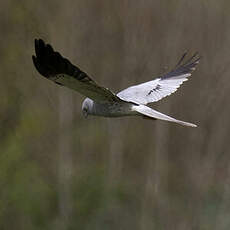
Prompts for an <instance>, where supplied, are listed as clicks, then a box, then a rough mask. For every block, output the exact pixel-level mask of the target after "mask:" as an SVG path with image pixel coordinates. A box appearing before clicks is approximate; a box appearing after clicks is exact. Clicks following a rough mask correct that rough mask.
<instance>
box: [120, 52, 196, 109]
mask: <svg viewBox="0 0 230 230" xmlns="http://www.w3.org/2000/svg"><path fill="white" fill-rule="evenodd" d="M185 56H186V53H185V54H184V55H183V56H182V58H181V59H180V61H179V62H178V64H177V65H176V67H175V68H174V69H173V70H172V71H171V72H169V73H167V74H165V75H163V76H162V77H159V78H156V79H155V80H152V81H148V82H145V83H142V84H139V85H134V86H131V87H129V88H127V89H124V90H122V91H121V92H119V93H118V94H117V96H118V97H119V98H121V99H122V100H125V101H129V102H134V103H137V104H143V105H145V104H148V103H151V102H156V101H159V100H160V99H162V98H163V97H166V96H169V95H170V94H172V93H174V92H175V91H176V90H177V89H178V88H179V87H180V85H181V84H182V83H183V82H184V81H187V80H188V77H189V76H190V75H191V72H192V71H193V70H195V67H196V65H197V64H198V63H199V60H200V57H199V55H198V54H197V53H196V54H194V55H193V56H192V57H191V58H190V59H189V60H187V61H185V62H184V63H183V64H182V62H183V60H184V58H185Z"/></svg>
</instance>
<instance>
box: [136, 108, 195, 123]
mask: <svg viewBox="0 0 230 230" xmlns="http://www.w3.org/2000/svg"><path fill="white" fill-rule="evenodd" d="M133 110H135V111H136V112H138V113H139V114H141V116H144V117H145V118H147V117H149V118H150V119H151V118H153V119H159V120H164V121H170V122H174V123H177V124H180V125H184V126H189V127H197V125H195V124H192V123H189V122H185V121H180V120H177V119H175V118H173V117H170V116H168V115H165V114H163V113H160V112H158V111H156V110H154V109H151V108H149V107H148V106H145V105H138V106H133Z"/></svg>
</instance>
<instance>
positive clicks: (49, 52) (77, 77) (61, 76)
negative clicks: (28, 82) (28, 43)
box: [32, 39, 121, 102]
mask: <svg viewBox="0 0 230 230" xmlns="http://www.w3.org/2000/svg"><path fill="white" fill-rule="evenodd" d="M35 53H36V56H34V55H33V56H32V59H33V63H34V66H35V67H36V69H37V71H38V72H39V73H40V74H41V75H43V76H44V77H45V78H47V79H49V80H51V81H53V82H55V83H57V84H58V85H62V86H66V87H68V88H70V89H73V90H76V91H78V92H79V93H81V94H83V95H84V96H86V97H89V98H91V99H92V100H94V101H98V102H116V101H121V99H120V98H119V97H117V96H116V95H115V94H114V93H112V92H111V91H110V90H109V89H107V88H104V87H101V86H99V85H97V83H96V82H95V81H93V80H92V79H91V78H90V77H89V76H88V75H87V74H86V73H84V72H82V71H81V70H80V69H79V68H78V67H76V66H74V65H73V64H71V62H70V61H69V60H67V59H66V58H64V57H62V56H61V54H60V53H58V52H55V51H54V50H53V48H52V47H51V45H49V44H45V43H44V41H43V40H41V39H39V40H37V39H35Z"/></svg>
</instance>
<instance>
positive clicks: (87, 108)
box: [81, 98, 93, 118]
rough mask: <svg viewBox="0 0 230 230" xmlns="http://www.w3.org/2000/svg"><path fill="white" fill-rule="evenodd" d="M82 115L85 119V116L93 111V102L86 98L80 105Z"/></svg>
mask: <svg viewBox="0 0 230 230" xmlns="http://www.w3.org/2000/svg"><path fill="white" fill-rule="evenodd" d="M81 109H82V114H83V116H84V117H85V118H87V116H88V115H89V114H92V110H93V100H91V99H89V98H86V99H85V100H84V101H83V103H82V108H81Z"/></svg>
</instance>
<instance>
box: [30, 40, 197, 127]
mask: <svg viewBox="0 0 230 230" xmlns="http://www.w3.org/2000/svg"><path fill="white" fill-rule="evenodd" d="M35 54H36V55H35V56H34V55H33V56H32V59H33V63H34V66H35V68H36V69H37V71H38V72H39V73H40V74H41V75H42V76H44V77H45V78H47V79H49V80H51V81H53V82H55V83H56V84H58V85H60V86H66V87H68V88H70V89H73V90H76V91H78V92H79V93H81V94H83V95H84V96H86V97H87V98H86V99H85V100H84V101H83V103H82V113H83V115H84V116H85V117H87V116H88V115H95V116H103V117H121V116H140V117H143V118H149V119H153V120H156V119H160V120H165V121H170V122H175V123H178V124H181V125H184V126H190V127H197V126H196V125H195V124H192V123H189V122H185V121H181V120H177V119H175V118H172V117H170V116H167V115H165V114H163V113H160V112H158V111H156V110H154V109H152V108H150V107H148V106H146V105H147V104H148V103H152V102H156V101H159V100H161V99H162V98H164V97H166V96H169V95H170V94H172V93H174V92H175V91H176V90H177V89H178V88H179V87H180V85H181V84H182V83H183V82H184V81H187V80H188V77H189V76H191V73H192V71H193V70H195V67H196V65H197V64H198V63H199V60H200V56H199V55H198V53H195V54H194V55H193V56H192V57H190V58H189V59H187V60H185V57H186V54H187V53H185V54H184V55H183V56H182V57H181V59H180V61H179V62H178V64H177V65H176V67H175V68H174V69H172V70H171V71H170V72H168V73H166V74H163V75H162V76H160V77H157V78H156V79H154V80H150V81H148V82H144V83H141V84H138V85H134V86H130V87H128V88H127V89H124V90H122V91H120V92H119V93H117V94H115V93H113V92H112V91H111V90H109V89H108V88H104V87H102V86H100V85H98V84H97V83H96V82H95V81H94V80H93V79H92V78H91V77H89V76H88V75H87V74H86V73H85V72H83V71H81V70H80V69H79V68H78V67H77V66H75V65H73V64H72V63H71V62H70V61H69V60H68V59H66V58H64V57H63V56H62V55H61V54H60V53H58V52H56V51H54V49H53V48H52V46H51V45H50V44H46V43H45V42H44V41H43V40H42V39H35Z"/></svg>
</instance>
